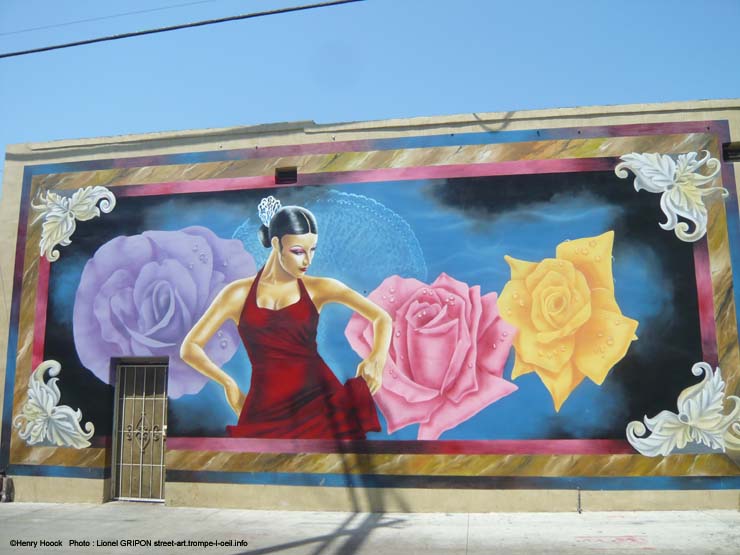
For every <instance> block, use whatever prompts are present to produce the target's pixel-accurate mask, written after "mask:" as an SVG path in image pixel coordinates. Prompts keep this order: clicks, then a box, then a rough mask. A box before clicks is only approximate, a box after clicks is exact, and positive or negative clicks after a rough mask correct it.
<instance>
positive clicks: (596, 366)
mask: <svg viewBox="0 0 740 555" xmlns="http://www.w3.org/2000/svg"><path fill="white" fill-rule="evenodd" d="M613 243H614V232H613V231H607V232H606V233H604V234H602V235H599V236H597V237H585V238H583V239H577V240H575V241H566V242H564V243H560V244H559V245H558V247H557V249H556V251H555V258H545V259H544V260H542V261H541V262H527V261H525V260H517V259H516V258H512V257H510V256H505V257H504V258H505V259H506V262H508V264H509V266H510V267H511V280H510V281H509V282H508V283H507V284H506V286H505V287H504V290H503V291H502V292H501V295H500V296H499V299H498V306H499V310H500V313H501V317H502V318H503V319H504V320H506V321H507V322H509V323H510V324H512V325H513V326H516V327H517V328H518V329H519V332H518V333H517V336H516V338H515V339H514V348H515V350H516V361H515V364H514V370H513V372H512V375H511V377H512V379H514V378H517V377H519V376H522V375H524V374H528V373H530V372H536V373H537V375H538V376H539V377H540V379H541V380H542V383H543V384H545V387H547V389H548V391H549V392H550V395H551V396H552V400H553V404H554V405H555V410H556V411H559V410H560V407H561V406H562V405H563V403H564V402H565V400H566V399H567V398H568V396H569V395H570V394H571V393H572V392H573V390H574V389H575V388H576V387H578V385H579V384H580V383H581V381H583V377H584V376H587V377H588V378H590V379H591V380H592V381H593V382H595V383H596V384H598V385H601V384H602V383H603V382H604V379H606V376H607V374H608V373H609V370H611V369H612V367H613V366H614V365H615V364H616V363H617V362H619V361H620V360H621V359H622V358H623V357H624V355H625V354H627V349H628V348H629V345H630V343H631V342H632V341H633V340H635V339H637V337H636V336H635V330H637V325H638V322H637V321H636V320H633V319H631V318H628V317H626V316H624V315H623V314H622V312H621V310H620V309H619V306H618V305H617V301H616V299H615V298H614V279H613V277H612V245H613Z"/></svg>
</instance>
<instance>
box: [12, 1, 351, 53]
mask: <svg viewBox="0 0 740 555" xmlns="http://www.w3.org/2000/svg"><path fill="white" fill-rule="evenodd" d="M363 1H364V0H336V1H334V2H321V3H319V4H308V5H305V6H293V7H289V8H279V9H277V10H268V11H264V12H254V13H247V14H242V15H233V16H229V17H221V18H219V19H208V20H205V21H195V22H193V23H183V24H182V25H172V26H170V27H159V28H157V29H148V30H146V31H135V32H133V33H123V34H120V35H110V36H107V37H98V38H94V39H87V40H80V41H76V42H68V43H64V44H56V45H53V46H44V47H41V48H32V49H30V50H19V51H18V52H6V53H4V54H0V58H12V57H14V56H25V55H27V54H36V53H38V52H48V51H49V50H61V49H62V48H72V47H73V46H83V45H85V44H95V43H97V42H108V41H113V40H120V39H127V38H131V37H140V36H143V35H153V34H156V33H166V32H168V31H178V30H180V29H190V28H193V27H203V26H205V25H215V24H216V23H226V22H228V21H239V20H241V19H252V18H255V17H264V16H268V15H277V14H282V13H289V12H298V11H304V10H312V9H315V8H328V7H330V6H338V5H340V4H351V3H353V2H363Z"/></svg>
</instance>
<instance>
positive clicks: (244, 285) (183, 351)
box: [180, 278, 253, 415]
mask: <svg viewBox="0 0 740 555" xmlns="http://www.w3.org/2000/svg"><path fill="white" fill-rule="evenodd" d="M252 281H253V279H252V278H248V279H241V280H238V281H235V282H232V283H230V284H228V285H226V286H225V287H224V288H223V289H222V290H221V292H220V293H219V294H218V295H217V296H216V298H215V299H213V302H212V303H211V306H209V307H208V309H207V310H206V311H205V313H204V314H203V316H201V318H200V320H198V322H196V324H195V325H194V326H193V329H191V330H190V331H189V332H188V334H187V335H186V336H185V339H183V341H182V346H181V347H180V357H181V358H182V360H184V361H185V362H186V363H187V364H189V365H190V366H192V367H193V368H195V369H196V370H197V371H198V372H200V373H201V374H203V375H204V376H207V377H209V378H210V379H212V380H215V381H216V382H218V383H219V384H221V385H222V386H223V387H224V393H225V394H226V400H227V401H228V402H229V405H230V406H231V408H232V409H233V411H234V412H235V413H236V414H237V415H238V414H239V413H240V412H241V407H242V405H243V404H244V398H245V395H244V393H242V392H241V390H240V389H239V386H237V385H236V382H235V381H234V379H233V378H232V377H231V376H229V375H228V374H227V373H226V372H224V371H223V370H221V368H219V367H218V366H216V365H215V364H214V363H213V361H212V360H211V359H210V358H208V355H206V351H205V347H206V343H208V340H209V339H210V338H211V337H212V336H213V334H214V333H216V331H217V330H218V329H219V328H220V327H221V326H222V325H223V323H224V322H225V321H226V320H232V321H233V322H234V323H238V322H239V316H240V314H241V310H242V308H243V306H244V300H245V299H246V298H247V293H249V288H250V287H251V285H252Z"/></svg>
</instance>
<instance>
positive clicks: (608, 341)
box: [606, 337, 614, 345]
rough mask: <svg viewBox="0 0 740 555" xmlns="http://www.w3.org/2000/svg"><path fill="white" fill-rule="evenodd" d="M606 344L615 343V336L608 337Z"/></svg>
mask: <svg viewBox="0 0 740 555" xmlns="http://www.w3.org/2000/svg"><path fill="white" fill-rule="evenodd" d="M606 344H607V345H614V338H613V337H609V338H607V340H606Z"/></svg>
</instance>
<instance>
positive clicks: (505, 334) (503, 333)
mask: <svg viewBox="0 0 740 555" xmlns="http://www.w3.org/2000/svg"><path fill="white" fill-rule="evenodd" d="M501 335H503V336H504V337H506V336H507V335H509V333H508V332H502V333H501Z"/></svg>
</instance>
